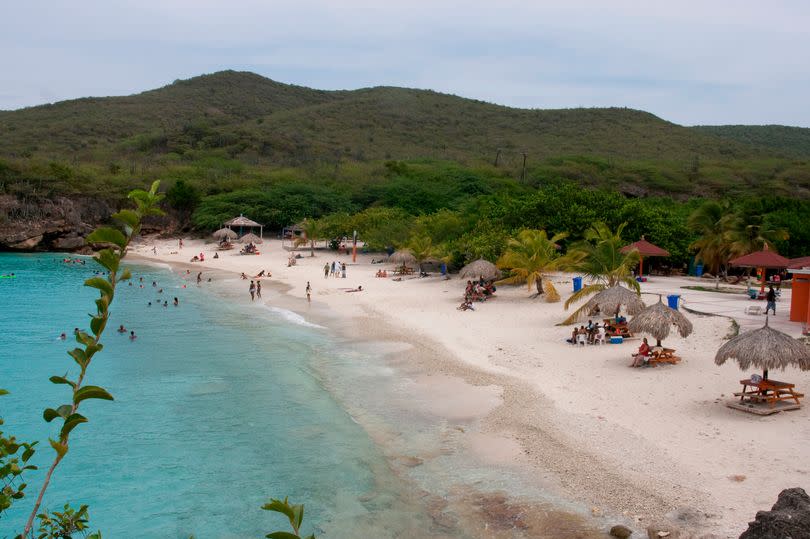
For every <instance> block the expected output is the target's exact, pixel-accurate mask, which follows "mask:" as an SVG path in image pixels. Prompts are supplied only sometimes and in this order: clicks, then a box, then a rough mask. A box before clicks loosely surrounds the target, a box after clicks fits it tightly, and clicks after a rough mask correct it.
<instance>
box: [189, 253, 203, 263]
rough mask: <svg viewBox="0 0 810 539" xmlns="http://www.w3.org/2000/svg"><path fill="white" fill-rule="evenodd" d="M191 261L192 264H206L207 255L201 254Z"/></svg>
mask: <svg viewBox="0 0 810 539" xmlns="http://www.w3.org/2000/svg"><path fill="white" fill-rule="evenodd" d="M191 261H192V262H205V254H204V253H200V254H198V255H194V256H193V257H191Z"/></svg>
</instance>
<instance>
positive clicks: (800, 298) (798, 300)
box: [788, 267, 810, 334]
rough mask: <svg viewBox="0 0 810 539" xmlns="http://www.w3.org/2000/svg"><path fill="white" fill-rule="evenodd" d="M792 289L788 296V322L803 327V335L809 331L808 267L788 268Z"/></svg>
mask: <svg viewBox="0 0 810 539" xmlns="http://www.w3.org/2000/svg"><path fill="white" fill-rule="evenodd" d="M788 271H789V272H791V273H792V274H793V287H792V290H791V296H790V320H791V321H792V322H799V323H801V324H802V325H803V327H804V329H803V333H805V334H806V333H807V332H808V330H810V267H803V268H790V269H788Z"/></svg>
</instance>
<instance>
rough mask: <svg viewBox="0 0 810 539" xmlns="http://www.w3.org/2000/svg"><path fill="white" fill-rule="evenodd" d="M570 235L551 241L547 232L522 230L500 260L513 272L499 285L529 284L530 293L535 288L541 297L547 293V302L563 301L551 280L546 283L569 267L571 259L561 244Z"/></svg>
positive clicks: (561, 235) (501, 265) (554, 238)
mask: <svg viewBox="0 0 810 539" xmlns="http://www.w3.org/2000/svg"><path fill="white" fill-rule="evenodd" d="M567 235H568V234H567V233H560V234H556V235H554V236H553V237H552V238H549V237H548V235H547V234H546V231H545V230H530V229H527V230H521V231H520V232H519V233H518V235H517V237H515V238H512V239H510V240H509V242H508V243H507V245H506V250H505V251H504V253H503V255H501V257H500V258H499V259H498V267H500V268H503V269H508V270H509V273H510V276H509V277H507V278H505V279H501V280H500V281H498V282H499V283H504V284H523V283H526V285H527V286H528V288H529V290H531V289H532V285H534V286H535V287H536V289H537V295H538V296H540V295H542V294H544V293H545V297H546V301H549V302H554V301H560V294H559V293H558V292H557V289H556V288H554V285H553V284H551V282H550V281H543V277H544V276H545V275H546V274H547V273H549V272H551V271H554V270H557V269H559V268H561V267H562V266H564V265H565V264H566V262H567V259H566V258H565V257H563V256H561V255H560V253H559V250H558V249H559V246H558V245H557V242H558V241H560V240H561V239H563V238H565V237H566V236H567Z"/></svg>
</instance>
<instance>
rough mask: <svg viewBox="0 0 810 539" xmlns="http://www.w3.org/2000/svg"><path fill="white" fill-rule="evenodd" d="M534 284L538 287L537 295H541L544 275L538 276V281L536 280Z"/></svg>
mask: <svg viewBox="0 0 810 539" xmlns="http://www.w3.org/2000/svg"><path fill="white" fill-rule="evenodd" d="M534 285H535V286H536V287H537V295H538V296H539V295H541V294H542V293H543V277H542V276H541V277H538V278H537V280H536V281H534Z"/></svg>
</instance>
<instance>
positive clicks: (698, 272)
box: [695, 264, 703, 277]
mask: <svg viewBox="0 0 810 539" xmlns="http://www.w3.org/2000/svg"><path fill="white" fill-rule="evenodd" d="M702 275H703V264H698V265H697V266H695V276H697V277H701V276H702Z"/></svg>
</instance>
